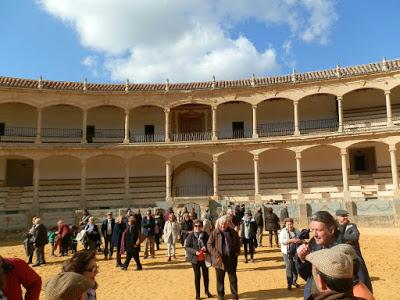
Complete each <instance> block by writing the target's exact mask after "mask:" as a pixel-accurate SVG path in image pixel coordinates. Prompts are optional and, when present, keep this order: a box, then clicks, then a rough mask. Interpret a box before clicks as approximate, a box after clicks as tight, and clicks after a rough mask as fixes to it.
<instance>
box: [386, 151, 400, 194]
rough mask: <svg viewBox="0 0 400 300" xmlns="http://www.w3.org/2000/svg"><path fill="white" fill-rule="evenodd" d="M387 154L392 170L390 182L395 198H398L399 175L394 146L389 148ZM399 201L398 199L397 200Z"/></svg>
mask: <svg viewBox="0 0 400 300" xmlns="http://www.w3.org/2000/svg"><path fill="white" fill-rule="evenodd" d="M389 153H390V165H391V168H392V181H393V193H394V197H395V198H399V196H400V192H399V173H398V170H397V157H396V153H397V150H396V145H390V146H389ZM397 200H400V199H397Z"/></svg>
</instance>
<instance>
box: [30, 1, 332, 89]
mask: <svg viewBox="0 0 400 300" xmlns="http://www.w3.org/2000/svg"><path fill="white" fill-rule="evenodd" d="M332 1H333V0H332ZM36 2H37V3H38V4H39V5H41V7H43V8H44V9H45V10H46V11H47V12H49V13H50V14H52V15H53V16H55V17H57V18H60V19H61V20H63V21H64V22H66V23H67V24H69V25H70V26H72V27H73V28H74V29H75V30H76V31H77V32H78V34H79V37H80V40H81V43H82V45H83V46H85V47H87V48H89V49H92V50H93V51H96V52H97V54H98V55H103V56H104V59H103V60H104V61H105V68H106V69H107V70H108V71H109V72H110V73H111V77H112V79H114V80H125V78H130V79H133V80H134V81H135V82H154V81H158V82H163V81H164V80H165V79H166V78H170V79H171V81H173V82H177V81H195V80H196V81H197V80H210V78H211V76H212V75H213V74H215V75H216V76H217V78H218V79H235V78H244V77H248V76H250V75H251V74H252V73H255V74H256V75H260V76H261V75H265V74H268V73H272V72H276V71H277V70H279V64H278V62H277V60H278V59H277V53H276V50H275V49H274V48H273V47H269V48H268V49H261V50H260V49H256V47H255V46H254V44H253V43H252V42H251V41H250V40H249V39H248V38H246V37H245V36H239V37H238V38H232V37H231V36H230V30H231V29H232V28H234V26H236V25H237V24H239V23H241V22H245V21H246V20H250V19H251V20H256V21H258V22H259V23H263V24H265V25H266V26H268V25H270V24H277V25H283V26H288V27H289V28H290V31H291V34H292V35H293V37H297V38H299V39H301V40H303V41H305V42H318V43H326V42H327V41H328V34H329V30H330V28H331V26H332V24H333V22H334V20H335V16H336V15H335V14H334V5H333V4H332V2H331V1H330V0H253V1H248V0H190V1H188V0H36ZM265 44H267V41H266V43H265ZM91 60H93V58H85V59H84V61H83V64H84V65H85V66H87V67H90V68H97V59H95V60H93V61H91Z"/></svg>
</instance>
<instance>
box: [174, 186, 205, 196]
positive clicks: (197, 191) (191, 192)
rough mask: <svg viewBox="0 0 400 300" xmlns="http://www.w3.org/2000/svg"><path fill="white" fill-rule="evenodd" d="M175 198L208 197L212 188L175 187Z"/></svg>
mask: <svg viewBox="0 0 400 300" xmlns="http://www.w3.org/2000/svg"><path fill="white" fill-rule="evenodd" d="M174 192H175V197H193V196H210V195H211V194H212V186H210V185H180V186H175V189H174Z"/></svg>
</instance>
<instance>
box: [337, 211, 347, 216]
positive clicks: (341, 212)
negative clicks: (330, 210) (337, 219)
mask: <svg viewBox="0 0 400 300" xmlns="http://www.w3.org/2000/svg"><path fill="white" fill-rule="evenodd" d="M336 215H337V216H348V215H349V212H348V211H347V210H345V209H338V210H337V211H336Z"/></svg>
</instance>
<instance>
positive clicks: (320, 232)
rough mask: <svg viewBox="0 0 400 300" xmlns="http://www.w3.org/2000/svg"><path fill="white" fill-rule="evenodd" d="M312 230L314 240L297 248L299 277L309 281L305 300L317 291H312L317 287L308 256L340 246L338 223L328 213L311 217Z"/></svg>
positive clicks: (321, 212)
mask: <svg viewBox="0 0 400 300" xmlns="http://www.w3.org/2000/svg"><path fill="white" fill-rule="evenodd" d="M310 229H311V231H312V234H313V238H312V239H311V240H310V242H309V243H308V244H307V245H306V244H303V245H300V246H299V247H298V248H297V256H298V257H297V259H296V267H297V271H298V272H299V275H300V276H301V277H302V278H303V279H304V280H306V281H307V283H306V286H305V287H304V299H308V298H309V297H310V295H311V294H312V293H314V292H316V291H314V290H312V287H313V286H315V284H314V283H313V282H314V279H313V277H312V272H311V263H310V262H308V261H306V256H307V254H309V253H311V252H314V251H318V250H321V249H323V248H331V247H333V246H335V245H337V244H338V238H339V234H338V231H337V228H336V221H335V219H334V218H333V216H332V215H331V214H330V213H329V212H327V211H318V212H316V213H315V214H314V215H313V216H312V217H311V222H310Z"/></svg>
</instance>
